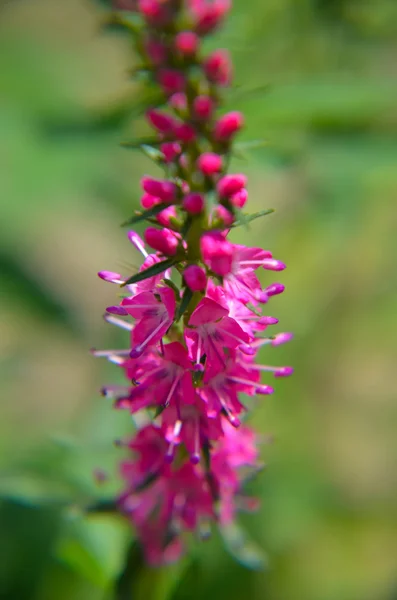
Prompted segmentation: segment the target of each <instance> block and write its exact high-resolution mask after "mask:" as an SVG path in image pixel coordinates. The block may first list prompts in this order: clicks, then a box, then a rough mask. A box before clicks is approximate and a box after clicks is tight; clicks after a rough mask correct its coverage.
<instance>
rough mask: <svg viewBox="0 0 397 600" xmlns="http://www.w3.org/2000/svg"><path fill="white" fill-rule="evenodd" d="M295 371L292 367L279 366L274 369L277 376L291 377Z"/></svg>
mask: <svg viewBox="0 0 397 600" xmlns="http://www.w3.org/2000/svg"><path fill="white" fill-rule="evenodd" d="M293 372H294V369H293V368H292V367H279V368H278V369H276V370H275V371H274V376H275V377H289V376H290V375H292V373H293Z"/></svg>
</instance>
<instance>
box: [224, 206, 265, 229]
mask: <svg viewBox="0 0 397 600" xmlns="http://www.w3.org/2000/svg"><path fill="white" fill-rule="evenodd" d="M273 212H274V208H267V209H265V210H260V211H259V212H256V213H252V214H251V215H246V214H244V213H239V216H238V218H237V220H236V221H235V222H234V223H233V225H232V227H238V226H239V225H246V226H247V225H248V224H249V223H251V221H254V220H255V219H259V217H265V216H266V215H270V214H271V213H273Z"/></svg>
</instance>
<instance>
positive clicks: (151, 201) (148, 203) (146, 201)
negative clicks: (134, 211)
mask: <svg viewBox="0 0 397 600" xmlns="http://www.w3.org/2000/svg"><path fill="white" fill-rule="evenodd" d="M160 202H161V200H160V198H157V197H156V196H151V194H143V196H142V198H141V206H142V208H145V209H148V208H152V207H153V206H155V205H156V204H160Z"/></svg>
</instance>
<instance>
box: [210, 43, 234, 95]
mask: <svg viewBox="0 0 397 600" xmlns="http://www.w3.org/2000/svg"><path fill="white" fill-rule="evenodd" d="M203 69H204V73H205V74H206V76H207V79H208V81H210V82H211V83H217V84H218V85H222V86H226V85H229V84H230V82H231V79H232V64H231V61H230V57H229V53H228V52H227V51H226V50H215V52H213V53H212V54H211V55H210V56H208V58H206V59H205V60H204V63H203Z"/></svg>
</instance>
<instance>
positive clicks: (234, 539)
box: [219, 523, 267, 570]
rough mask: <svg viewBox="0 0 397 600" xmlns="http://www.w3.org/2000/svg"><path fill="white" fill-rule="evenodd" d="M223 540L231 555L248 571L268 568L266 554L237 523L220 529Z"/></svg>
mask: <svg viewBox="0 0 397 600" xmlns="http://www.w3.org/2000/svg"><path fill="white" fill-rule="evenodd" d="M219 530H220V533H221V536H222V539H223V541H224V543H225V546H226V548H227V550H228V551H229V552H230V554H231V555H232V556H233V557H234V558H235V559H236V560H237V561H238V562H239V563H241V564H242V565H244V566H245V567H247V568H248V569H253V570H259V569H263V568H264V567H266V566H267V558H266V555H265V553H264V552H263V550H262V549H261V548H259V546H258V545H257V544H255V542H253V541H252V540H250V539H248V538H247V535H246V533H245V532H244V531H243V530H242V529H241V528H240V527H239V526H238V525H236V523H229V524H227V525H222V526H220V527H219Z"/></svg>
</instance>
